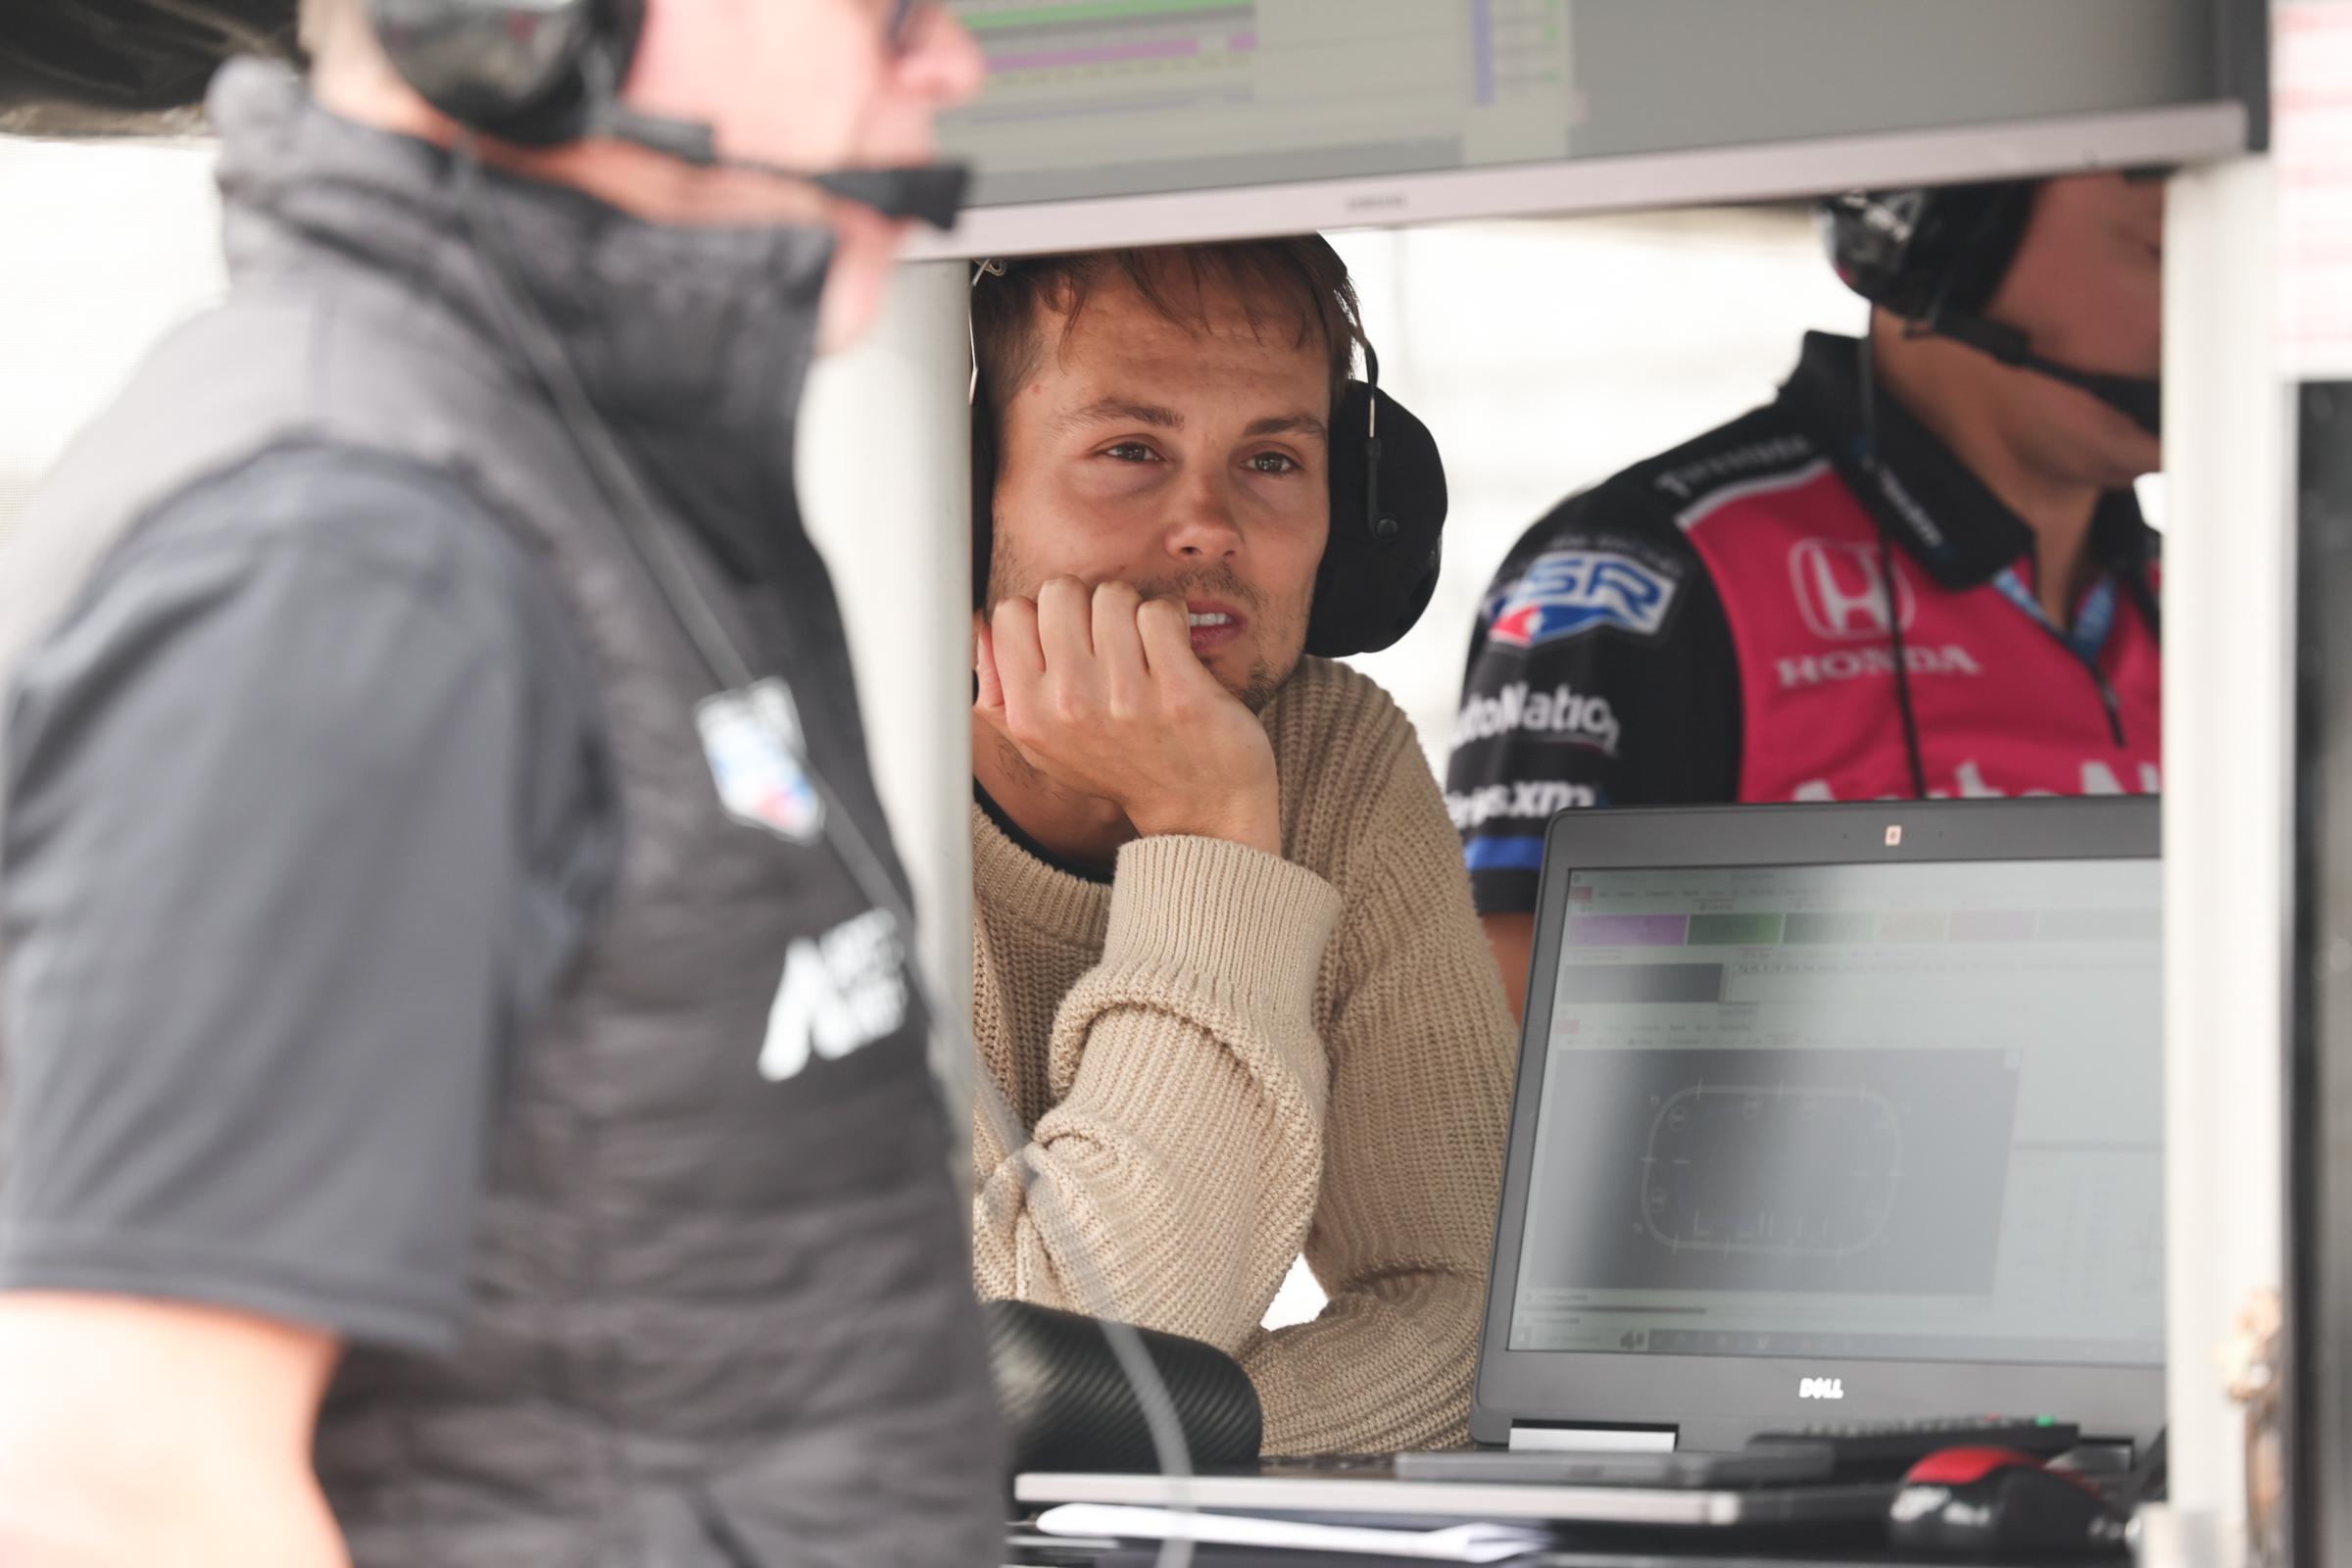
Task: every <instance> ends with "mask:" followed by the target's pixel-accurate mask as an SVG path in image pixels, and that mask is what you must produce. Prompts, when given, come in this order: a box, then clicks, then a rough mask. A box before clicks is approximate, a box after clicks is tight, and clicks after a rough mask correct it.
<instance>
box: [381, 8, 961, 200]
mask: <svg viewBox="0 0 2352 1568" xmlns="http://www.w3.org/2000/svg"><path fill="white" fill-rule="evenodd" d="M367 8H368V23H369V25H371V26H372V27H373V28H374V30H375V36H376V39H377V41H378V42H379V43H380V44H381V45H382V46H383V50H384V54H385V56H386V57H387V58H388V59H389V60H390V61H391V62H392V69H393V70H394V71H396V72H398V73H400V76H401V79H402V80H404V81H406V82H407V83H408V84H409V85H410V86H411V87H413V88H415V89H416V90H417V96H419V97H421V98H422V99H423V100H424V101H425V102H426V103H428V104H430V105H432V106H433V107H434V108H435V109H437V110H439V111H440V112H441V113H442V114H444V115H447V116H448V117H449V118H450V119H451V120H453V121H455V122H457V123H459V124H460V125H462V126H465V127H466V129H468V130H472V131H478V132H480V133H481V134H482V135H485V136H490V137H495V138H496V139H498V140H500V141H505V142H513V143H515V144H517V145H520V146H525V147H549V146H555V145H558V144H560V143H563V142H569V141H577V140H579V139H581V138H582V137H585V136H610V137H613V138H614V139H616V140H619V141H625V142H630V143H632V144H634V145H636V146H639V147H643V148H646V149H648V150H649V151H652V152H656V153H660V154H662V156H663V157H666V158H674V159H676V160H678V161H679V162H681V163H686V164H692V165H695V166H696V167H698V168H705V169H713V168H723V169H740V170H746V171H749V172H754V173H761V174H768V175H771V176H775V177H778V178H786V179H797V180H801V181H804V182H806V183H808V184H811V185H815V186H817V187H818V188H820V189H822V190H825V191H827V192H829V193H831V194H832V195H834V196H838V197H840V198H842V199H843V200H845V201H852V202H856V203H858V205H859V206H862V207H869V208H871V209H873V210H874V211H875V212H878V213H880V214H881V215H882V216H884V217H885V218H889V219H893V220H900V219H910V218H911V219H919V220H920V221H923V222H925V223H928V224H930V225H931V226H932V227H934V228H942V229H944V228H951V227H953V226H955V222H956V214H957V213H958V212H959V211H961V210H962V207H963V198H964V192H965V189H966V187H967V185H968V184H969V181H970V173H971V172H970V170H969V169H967V168H966V167H965V166H963V165H961V164H955V163H931V164H917V165H909V166H906V167H902V168H896V169H846V170H830V171H815V170H799V169H787V168H784V167H782V166H779V165H774V164H762V163H759V162H756V161H752V160H748V159H731V158H721V157H720V156H719V153H718V147H717V140H716V135H715V132H714V130H713V128H712V127H711V126H710V125H707V124H701V123H696V122H693V121H684V120H666V119H662V118H659V117H656V116H652V115H641V114H638V113H636V112H635V111H633V110H631V109H629V108H627V107H626V106H624V105H623V104H621V103H620V101H619V97H618V94H619V90H620V84H621V83H622V82H623V81H625V80H627V79H628V73H629V64H630V62H631V61H632V60H633V59H635V57H636V53H637V39H638V34H639V33H640V32H641V31H643V29H644V25H645V0H367ZM918 9H919V7H918V4H917V0H894V9H893V11H892V14H891V18H890V21H889V23H888V26H887V32H886V37H887V39H888V42H889V43H890V45H891V47H893V48H894V49H899V48H904V47H905V45H906V41H907V34H908V32H909V31H910V29H911V27H912V25H913V21H914V18H915V15H916V12H917V10H918Z"/></svg>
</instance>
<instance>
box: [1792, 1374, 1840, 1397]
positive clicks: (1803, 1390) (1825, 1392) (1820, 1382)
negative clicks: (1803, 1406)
mask: <svg viewBox="0 0 2352 1568" xmlns="http://www.w3.org/2000/svg"><path fill="white" fill-rule="evenodd" d="M1796 1397H1798V1398H1800V1399H1842V1398H1844V1397H1845V1380H1844V1379H1843V1378H1799V1379H1797V1380H1796Z"/></svg>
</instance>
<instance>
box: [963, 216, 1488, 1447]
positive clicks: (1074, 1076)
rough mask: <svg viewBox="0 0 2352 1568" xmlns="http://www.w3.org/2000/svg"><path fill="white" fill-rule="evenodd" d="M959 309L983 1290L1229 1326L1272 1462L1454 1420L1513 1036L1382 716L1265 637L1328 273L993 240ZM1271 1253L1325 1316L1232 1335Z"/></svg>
mask: <svg viewBox="0 0 2352 1568" xmlns="http://www.w3.org/2000/svg"><path fill="white" fill-rule="evenodd" d="M972 317H973V341H974V352H975V355H976V357H977V361H978V369H979V375H980V387H981V392H980V395H979V398H978V400H977V402H976V405H975V409H974V420H975V433H976V435H977V436H979V437H980V438H982V440H983V441H985V442H988V443H990V444H992V445H993V447H994V449H995V452H996V454H997V461H996V462H995V464H994V475H993V479H994V482H993V485H991V486H990V487H989V488H988V491H987V493H986V494H985V495H982V496H980V497H978V498H976V499H978V500H980V501H983V502H987V503H990V504H991V510H992V511H993V514H994V520H993V538H994V550H993V557H992V559H991V561H990V562H989V563H988V573H987V583H986V591H985V595H984V597H985V601H986V613H985V614H983V615H981V616H979V617H976V619H977V625H976V628H975V629H976V632H977V636H976V646H975V660H974V662H975V665H976V668H977V672H978V693H979V696H978V701H977V703H976V705H975V708H974V711H973V730H972V750H973V771H974V773H975V775H976V783H977V786H978V788H977V790H976V792H975V794H976V804H975V808H974V810H973V813H972V849H973V858H974V867H973V883H974V894H975V901H976V914H977V926H976V932H975V940H974V944H973V956H972V962H973V981H974V1017H975V1034H976V1036H977V1041H978V1048H979V1053H980V1057H981V1064H982V1066H983V1067H984V1068H985V1069H986V1071H987V1072H988V1073H989V1074H990V1075H991V1076H992V1077H993V1078H994V1079H995V1081H996V1083H997V1084H998V1085H999V1086H1000V1087H1001V1088H1002V1089H1003V1090H1004V1093H1005V1099H1006V1100H1008V1101H1009V1102H1010V1104H1011V1108H1012V1111H1013V1113H1014V1115H1015V1116H1017V1118H1018V1120H1019V1122H1020V1124H1021V1134H1020V1136H1021V1138H1024V1139H1025V1140H1026V1142H1025V1143H1024V1144H1022V1145H1021V1146H1020V1147H1014V1148H1007V1147H1006V1144H1007V1143H1008V1142H1014V1141H1016V1140H1013V1139H1011V1138H1008V1137H1006V1136H1004V1135H1002V1134H1000V1132H999V1130H998V1127H999V1124H998V1123H996V1122H992V1120H991V1119H990V1118H989V1117H987V1116H985V1115H982V1116H979V1117H977V1118H976V1121H975V1127H974V1144H975V1149H974V1155H973V1157H974V1163H975V1178H976V1186H977V1192H976V1196H975V1199H974V1206H973V1226H974V1231H975V1237H974V1251H975V1264H974V1268H975V1272H976V1274H977V1276H978V1284H979V1289H980V1294H981V1295H982V1296H983V1297H987V1298H992V1299H994V1298H1005V1297H1017V1298H1020V1299H1027V1300H1032V1301H1039V1302H1044V1303H1047V1304H1050V1305H1057V1306H1067V1307H1072V1308H1075V1309H1079V1310H1085V1311H1091V1312H1096V1313H1102V1314H1106V1315H1116V1316H1120V1317H1123V1318H1126V1319H1128V1320H1130V1321H1133V1322H1138V1323H1142V1324H1145V1325H1148V1326H1151V1327H1153V1328H1159V1329H1165V1330H1169V1331H1172V1332H1175V1333H1179V1334H1186V1335H1191V1336H1194V1337H1196V1338H1199V1339H1203V1340H1207V1341H1210V1342H1211V1343H1213V1344H1216V1345H1218V1346H1221V1347H1223V1348H1226V1349H1228V1350H1230V1351H1232V1352H1234V1353H1235V1354H1236V1355H1238V1356H1239V1357H1240V1358H1241V1360H1242V1363H1243V1364H1244V1365H1245V1366H1246V1367H1247V1368H1248V1369H1249V1372H1250V1377H1251V1379H1252V1380H1253V1381H1254V1383H1255V1384H1256V1387H1257V1391H1258V1394H1259V1396H1260V1397H1261V1399H1262V1401H1263V1404H1264V1407H1265V1415H1266V1429H1265V1430H1266V1438H1265V1442H1266V1451H1267V1452H1269V1453H1286V1452H1287V1453H1299V1452H1312V1451H1323V1450H1335V1449H1366V1448H1386V1447H1391V1446H1426V1445H1433V1444H1446V1443H1453V1442H1460V1441H1463V1439H1464V1425H1465V1419H1466V1415H1467V1411H1468V1403H1469V1394H1470V1383H1471V1377H1472V1373H1473V1365H1474V1361H1475V1358H1476V1351H1477V1344H1478V1330H1479V1317H1480V1311H1481V1307H1482V1304H1483V1300H1484V1294H1485V1281H1486V1269H1487V1261H1488V1255H1489V1251H1490V1250H1491V1248H1492V1246H1493V1238H1494V1228H1495V1194H1496V1187H1497V1181H1498V1173H1499V1166H1500V1160H1501V1150H1502V1143H1503V1135H1504V1123H1505V1120H1506V1117H1507V1114H1508V1102H1509V1092H1510V1091H1509V1077H1510V1069H1511V1063H1512V1056H1513V1038H1514V1035H1513V1030H1512V1027H1511V1022H1510V1018H1509V1015H1508V1013H1507V1012H1506V1011H1505V1008H1504V1005H1503V1000H1502V993H1501V989H1500V986H1499V984H1498V982H1497V980H1496V978H1495V965H1494V962H1493V960H1492V958H1491V957H1490V956H1488V952H1487V948H1486V946H1485V943H1484V941H1483V939H1482V938H1481V937H1480V935H1479V927H1478V922H1477V919H1476V917H1475V916H1474V915H1473V913H1472V912H1471V907H1470V897H1469V888H1468V884H1467V881H1466V879H1465V876H1464V874H1463V871H1462V862H1461V852H1460V850H1459V848H1458V845H1457V841H1456V839H1455V837H1454V831H1453V826H1452V823H1451V821H1450V819H1449V818H1448V817H1447V816H1446V808H1445V806H1444V804H1443V802H1442V801H1441V799H1440V797H1439V794H1438V787H1437V782H1436V780H1435V778H1434V777H1433V775H1432V773H1431V770H1430V767H1429V764H1428V763H1427V762H1426V761H1425V760H1423V755H1422V752H1421V748H1420V746H1419V745H1418V743H1417V742H1416V740H1415V738H1414V735H1413V730H1412V727H1411V725H1410V724H1409V723H1408V722H1407V721H1406V719H1405V717H1404V715H1403V713H1401V712H1400V711H1398V710H1397V706H1396V704H1395V703H1394V702H1393V701H1391V699H1390V698H1389V696H1388V695H1387V694H1386V693H1385V692H1383V691H1382V690H1381V689H1380V688H1379V687H1378V686H1375V685H1374V684H1373V683H1372V682H1371V681H1369V680H1367V679H1366V678H1365V677H1364V676H1362V675H1360V674H1358V673H1356V672H1355V671H1354V670H1352V669H1350V668H1348V667H1347V666H1346V665H1343V664H1337V663H1332V662H1326V661H1323V660H1319V659H1311V658H1306V657H1304V656H1303V653H1302V650H1303V647H1304V643H1305V638H1306V628H1307V618H1308V612H1309V609H1310V606H1311V602H1312V596H1313V591H1314V585H1315V579H1316V567H1317V565H1318V563H1319V562H1320V560H1321V557H1322V554H1323V550H1324V545H1325V541H1326V539H1327V537H1328V535H1329V533H1330V524H1331V518H1330V504H1329V496H1328V488H1327V487H1328V478H1327V472H1328V445H1329V442H1328V435H1327V426H1328V424H1329V423H1330V421H1331V417H1332V410H1333V407H1334V405H1335V401H1336V399H1337V397H1338V395H1339V393H1340V391H1341V390H1342V389H1343V388H1344V387H1345V385H1346V382H1347V379H1348V369H1349V366H1350V364H1351V361H1352V359H1353V355H1354V350H1355V346H1356V344H1357V343H1358V342H1359V341H1360V340H1361V329H1360V327H1359V326H1358V324H1357V318H1356V311H1355V298H1354V292H1353V289H1352V287H1351V286H1350V284H1349V283H1348V275H1347V270H1346V268H1345V266H1344V264H1342V263H1341V261H1340V259H1339V257H1338V255H1337V254H1336V253H1335V252H1333V251H1332V249H1331V248H1330V247H1329V246H1328V245H1327V244H1325V243H1324V242H1323V241H1322V240H1320V239H1301V240H1287V241H1277V242H1262V243H1256V244H1249V245H1230V246H1216V247H1202V248H1195V249H1190V250H1182V251H1164V252H1121V253H1102V254H1092V255H1083V256H1074V257H1053V258H1042V259H1035V260H1027V261H1014V262H1010V263H1007V264H1005V265H1004V268H1003V270H1001V271H999V270H997V267H996V264H991V266H990V268H989V269H988V270H984V272H983V274H982V275H981V276H980V277H979V278H978V280H977V286H976V287H975V289H974V291H973V308H972ZM982 472H983V474H984V475H985V473H986V467H985V466H983V468H982ZM982 482H983V483H984V484H985V483H987V480H986V478H985V477H984V478H983V479H982ZM1301 1250H1303V1251H1304V1253H1305V1256H1306V1259H1307V1261H1308V1263H1309V1264H1310V1265H1311V1266H1312V1267H1313V1269H1314V1272H1315V1276H1316V1278H1317V1279H1318V1280H1319V1281H1320V1282H1321V1283H1322V1285H1323V1288H1324V1289H1325V1291H1326V1292H1328V1293H1329V1295H1330V1304H1329V1306H1328V1307H1326V1308H1325V1310H1324V1311H1323V1313H1322V1315H1321V1316H1319V1317H1317V1318H1316V1319H1315V1320H1314V1321H1313V1322H1311V1323H1304V1324H1299V1325H1296V1326H1293V1327H1289V1328H1284V1329H1280V1330H1277V1331H1275V1332H1273V1333H1271V1334H1269V1333H1266V1332H1263V1331H1262V1330H1261V1329H1260V1328H1259V1323H1260V1321H1261V1320H1262V1319H1263V1317H1264V1315H1265V1312H1266V1308H1267V1305H1268V1303H1269V1302H1270V1301H1272V1299H1273V1298H1274V1294H1275V1291H1276V1290H1277V1288H1278V1287H1279V1286H1280V1285H1281V1283H1282V1281H1283V1277H1284V1275H1285V1274H1286V1273H1287V1272H1288V1270H1289V1269H1290V1266H1291V1264H1292V1261H1293V1260H1294V1259H1295V1258H1297V1257H1298V1256H1299V1254H1300V1252H1301Z"/></svg>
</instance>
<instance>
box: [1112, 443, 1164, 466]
mask: <svg viewBox="0 0 2352 1568" xmlns="http://www.w3.org/2000/svg"><path fill="white" fill-rule="evenodd" d="M1103 456H1104V457H1106V458H1115V459H1117V460H1118V461H1119V462H1121V463H1157V462H1158V461H1159V454H1158V453H1156V452H1154V451H1152V449H1151V448H1150V447H1148V446H1146V445H1144V444H1143V443H1142V442H1141V441H1122V442H1120V443H1119V444H1118V445H1117V446H1115V447H1104V448H1103Z"/></svg>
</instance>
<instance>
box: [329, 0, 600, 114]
mask: <svg viewBox="0 0 2352 1568" xmlns="http://www.w3.org/2000/svg"><path fill="white" fill-rule="evenodd" d="M368 22H369V24H370V25H372V26H373V27H374V29H375V35H376V39H377V41H378V42H379V43H380V44H381V45H382V46H383V50H384V55H385V57H386V58H387V59H388V60H390V61H391V63H392V69H393V70H394V71H396V72H398V73H400V76H401V79H402V80H404V81H406V82H407V83H408V84H409V85H410V86H411V87H414V88H415V89H417V96H419V97H421V98H422V99H423V100H424V101H425V102H426V103H428V104H431V105H432V106H433V107H434V108H435V109H438V110H440V111H441V113H443V114H445V115H447V116H448V117H449V118H450V119H452V120H454V121H456V122H457V123H459V124H461V125H466V126H467V127H469V128H471V129H474V130H478V131H480V132H481V133H482V134H484V135H486V136H495V137H497V138H498V139H499V140H501V141H511V142H517V143H520V144H523V145H525V146H547V145H551V144H553V143H557V142H564V141H573V140H576V139H578V138H579V137H580V136H582V135H584V134H586V132H587V130H588V128H589V121H590V118H591V116H592V115H593V114H594V112H595V111H596V110H597V108H598V107H599V105H598V103H597V102H596V99H597V93H596V92H595V90H594V89H593V85H592V83H591V81H590V78H589V67H590V63H591V62H592V61H593V62H595V63H596V64H597V66H598V67H599V68H600V69H601V73H602V75H603V79H604V81H605V84H606V87H607V89H608V90H611V89H615V88H617V87H618V86H619V85H620V83H621V82H622V81H623V80H624V79H626V77H627V75H628V72H629V63H630V61H631V60H632V59H633V58H635V55H636V52H637V35H638V33H639V31H640V30H641V29H642V27H643V26H644V23H645V4H644V0H538V3H535V4H520V3H515V0H368Z"/></svg>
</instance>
